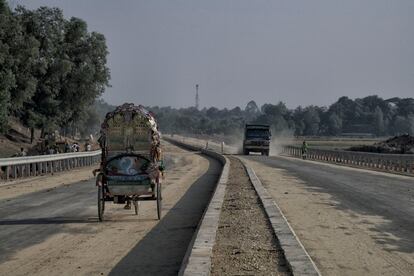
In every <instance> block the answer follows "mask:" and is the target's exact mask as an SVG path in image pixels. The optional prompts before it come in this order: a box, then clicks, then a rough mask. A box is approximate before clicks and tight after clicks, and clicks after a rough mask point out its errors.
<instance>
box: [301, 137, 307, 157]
mask: <svg viewBox="0 0 414 276" xmlns="http://www.w3.org/2000/svg"><path fill="white" fill-rule="evenodd" d="M307 153H308V144H307V143H306V141H305V140H303V143H302V159H306V155H307Z"/></svg>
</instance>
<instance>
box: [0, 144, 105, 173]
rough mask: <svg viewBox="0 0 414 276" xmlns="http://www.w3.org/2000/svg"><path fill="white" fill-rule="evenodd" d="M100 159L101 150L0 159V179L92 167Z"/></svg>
mask: <svg viewBox="0 0 414 276" xmlns="http://www.w3.org/2000/svg"><path fill="white" fill-rule="evenodd" d="M100 158H101V150H97V151H88V152H73V153H62V154H52V155H37V156H24V157H12V158H0V179H1V180H2V181H7V180H14V179H18V178H23V177H31V176H38V175H44V174H53V173H55V172H61V171H68V170H71V169H74V168H79V167H85V166H92V165H95V164H97V163H98V162H99V161H100Z"/></svg>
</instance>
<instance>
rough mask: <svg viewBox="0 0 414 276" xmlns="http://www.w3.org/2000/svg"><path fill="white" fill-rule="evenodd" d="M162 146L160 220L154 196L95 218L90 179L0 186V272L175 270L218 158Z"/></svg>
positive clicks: (203, 204) (211, 182)
mask: <svg viewBox="0 0 414 276" xmlns="http://www.w3.org/2000/svg"><path fill="white" fill-rule="evenodd" d="M165 150H166V166H167V170H166V180H165V185H164V187H163V217H162V220H161V221H158V220H156V207H155V206H156V205H155V202H143V203H141V205H140V214H139V216H135V215H134V214H133V211H132V210H124V209H123V208H122V207H123V206H122V205H114V204H108V205H107V210H105V215H106V219H107V220H106V221H104V222H103V223H99V222H97V209H96V187H95V183H94V180H93V179H89V180H83V181H75V182H72V183H68V182H66V183H63V182H62V183H60V182H59V183H60V184H58V185H56V186H53V185H52V186H53V187H51V184H50V183H48V184H47V185H46V186H45V187H44V189H32V190H30V189H29V188H28V189H29V192H27V191H24V190H22V189H19V185H11V186H10V187H2V188H1V189H0V275H71V274H72V275H108V274H109V275H132V274H135V275H136V274H137V273H140V274H141V275H144V274H145V275H176V274H177V272H178V270H179V267H180V264H181V260H182V259H183V257H184V254H185V252H186V249H187V246H188V244H189V242H190V240H191V238H192V236H193V233H194V231H195V229H196V226H197V224H198V222H199V220H200V218H201V215H202V214H203V212H204V209H205V207H206V205H207V203H208V202H209V199H210V197H211V194H212V192H213V190H214V188H215V184H216V181H217V179H218V176H219V173H220V171H221V165H220V164H219V163H218V162H217V161H215V160H213V159H210V158H206V157H204V156H201V155H199V154H197V153H192V152H188V151H185V150H183V149H180V148H177V147H175V146H173V145H170V144H168V143H167V145H166V149H165ZM75 174H76V172H74V176H73V178H75V179H76V176H75ZM79 174H80V173H79ZM53 177H55V178H56V179H57V180H58V179H59V176H53ZM62 177H63V176H62ZM57 180H56V181H57ZM56 183H58V182H56ZM24 185H26V186H30V187H32V186H36V185H39V186H42V185H44V183H42V179H40V180H39V179H34V180H33V181H32V183H30V181H29V183H27V182H25V183H24ZM8 193H9V194H12V196H7V194H8ZM2 195H3V196H2Z"/></svg>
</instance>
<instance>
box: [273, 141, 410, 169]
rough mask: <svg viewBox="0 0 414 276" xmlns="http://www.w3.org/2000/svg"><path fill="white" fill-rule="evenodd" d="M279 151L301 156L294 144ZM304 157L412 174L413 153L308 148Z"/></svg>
mask: <svg viewBox="0 0 414 276" xmlns="http://www.w3.org/2000/svg"><path fill="white" fill-rule="evenodd" d="M281 153H282V154H285V155H289V156H294V157H299V158H301V157H302V149H301V148H300V147H295V146H284V147H283V148H282V152H281ZM306 159H310V160H317V161H324V162H329V163H335V164H344V165H350V166H355V167H362V168H370V169H375V170H381V171H387V172H398V173H404V174H410V175H413V174H414V155H413V154H381V153H369V152H355V151H344V150H322V149H308V151H307V153H306Z"/></svg>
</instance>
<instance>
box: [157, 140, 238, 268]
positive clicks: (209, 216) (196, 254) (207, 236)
mask: <svg viewBox="0 0 414 276" xmlns="http://www.w3.org/2000/svg"><path fill="white" fill-rule="evenodd" d="M165 140H167V141H169V142H171V143H173V144H176V145H179V146H182V147H184V148H187V149H190V150H193V151H200V152H201V153H203V154H205V155H208V156H210V157H212V158H215V159H217V160H219V161H220V162H221V163H222V164H223V170H222V172H221V176H220V178H219V180H218V183H217V187H216V190H215V191H214V194H213V197H212V198H211V201H210V203H209V204H208V207H207V209H206V211H205V213H204V215H203V218H202V219H201V221H200V223H199V225H198V228H197V230H196V233H195V234H194V236H193V239H192V241H191V243H190V245H189V247H188V249H187V252H186V254H185V256H184V259H183V262H182V264H181V268H180V271H179V273H178V275H210V271H211V257H212V254H213V248H214V245H215V242H216V233H217V228H218V224H219V219H220V213H221V207H222V205H223V201H224V195H225V192H226V184H227V180H228V176H229V168H230V162H229V160H228V159H227V158H226V157H225V156H223V155H221V154H218V153H216V152H214V151H210V150H205V149H202V148H199V147H196V146H192V145H188V144H185V143H182V142H180V141H177V140H174V139H165Z"/></svg>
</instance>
